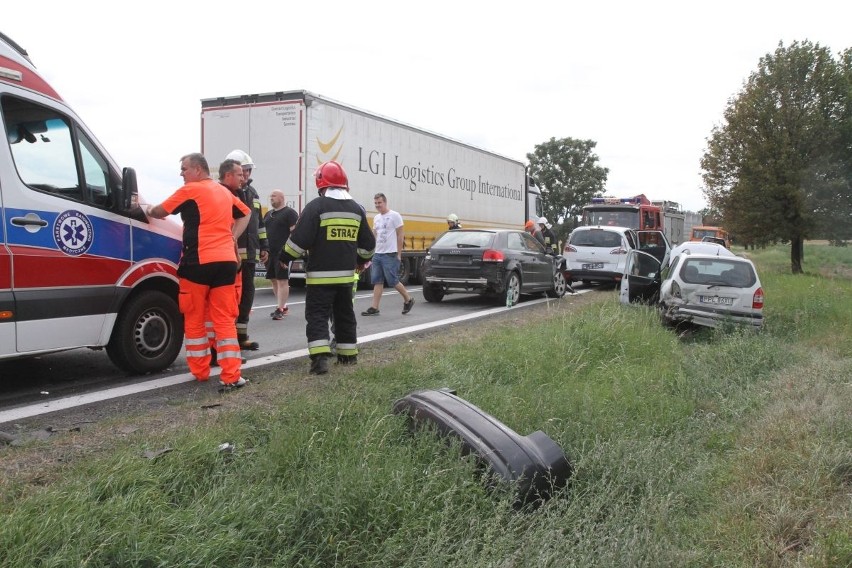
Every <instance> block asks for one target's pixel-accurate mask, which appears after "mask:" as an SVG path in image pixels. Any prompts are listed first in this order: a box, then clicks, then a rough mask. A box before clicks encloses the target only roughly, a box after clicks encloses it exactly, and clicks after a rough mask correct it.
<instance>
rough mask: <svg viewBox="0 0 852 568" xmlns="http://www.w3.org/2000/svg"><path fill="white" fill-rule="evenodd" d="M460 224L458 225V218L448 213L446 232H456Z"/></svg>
mask: <svg viewBox="0 0 852 568" xmlns="http://www.w3.org/2000/svg"><path fill="white" fill-rule="evenodd" d="M461 228H462V226H461V223H459V216H458V215H456V214H455V213H450V214H449V215H447V230H448V231H457V230H459V229H461Z"/></svg>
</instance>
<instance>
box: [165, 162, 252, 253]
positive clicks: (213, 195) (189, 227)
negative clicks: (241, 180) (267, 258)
mask: <svg viewBox="0 0 852 568" xmlns="http://www.w3.org/2000/svg"><path fill="white" fill-rule="evenodd" d="M228 204H230V207H228V206H227V205H228ZM162 205H163V208H164V209H165V210H166V211H167V212H168V213H169V214H175V213H180V217H181V219H182V220H183V249H182V251H181V259H180V263H181V265H195V264H207V263H208V262H231V261H233V262H236V258H235V256H234V236H233V234H232V233H231V227H232V226H233V224H234V218H235V217H243V216H245V215H250V214H251V209H249V208H248V206H246V204H245V203H243V202H242V201H240V199H239V197H237V196H236V195H234V194H233V193H231V192H230V190H228V188H226V187H225V186H224V185H222V184H220V183H219V182H217V181H214V180H212V179H205V180H201V181H192V182H189V183H188V184H186V185H184V186H183V187H181V188H179V189H178V190H177V191H175V192H174V193H173V194H172V195H171V196H170V197H169V198H168V199H166V200H165V201H164V202H163V204H162ZM237 211H239V213H237Z"/></svg>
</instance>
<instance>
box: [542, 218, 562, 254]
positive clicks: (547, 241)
mask: <svg viewBox="0 0 852 568" xmlns="http://www.w3.org/2000/svg"><path fill="white" fill-rule="evenodd" d="M552 226H553V225H551V224H550V223H548V222H547V218H546V217H542V218H540V219H539V220H538V227H539V230H540V231H541V236H542V238H543V239H544V248H545V250H546V251H547V254H553V255H556V254H559V252H558V250H559V245H558V244H557V243H556V235H554V234H553V231H551V230H550V228H551V227H552Z"/></svg>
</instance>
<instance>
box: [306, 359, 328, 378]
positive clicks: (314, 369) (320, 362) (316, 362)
mask: <svg viewBox="0 0 852 568" xmlns="http://www.w3.org/2000/svg"><path fill="white" fill-rule="evenodd" d="M326 373H328V357H326V356H325V355H317V356H316V357H314V358H313V359H311V370H310V374H311V375H325V374H326Z"/></svg>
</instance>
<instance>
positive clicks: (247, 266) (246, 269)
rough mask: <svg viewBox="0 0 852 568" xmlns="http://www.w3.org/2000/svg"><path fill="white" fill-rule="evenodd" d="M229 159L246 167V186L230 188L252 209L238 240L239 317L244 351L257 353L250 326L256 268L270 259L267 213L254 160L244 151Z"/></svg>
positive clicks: (238, 324)
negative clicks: (254, 181)
mask: <svg viewBox="0 0 852 568" xmlns="http://www.w3.org/2000/svg"><path fill="white" fill-rule="evenodd" d="M225 159H226V160H234V161H236V162H238V163H239V164H240V166H242V168H243V186H242V187H241V188H239V189H237V190H234V189H233V188H230V189H231V191H232V192H234V193H235V194H236V195H237V196H238V197H239V198H240V200H242V202H243V203H245V204H246V205H248V207H249V209H251V220H250V221H249V226H248V229H246V232H245V233H244V234H243V235H242V236H241V237H240V238H239V240H238V241H237V248H238V250H239V252H240V258H241V259H242V265H241V270H240V278H241V279H242V292H241V294H240V313H239V315H238V316H237V337H238V338H239V341H240V349H243V350H248V351H256V350H258V349H259V348H260V345H259V344H258V343H257V341H250V340H249V335H248V323H249V317H250V316H251V306H252V303H254V274H255V265H256V264H257V262H258V260H260V262H261V263H265V262H266V259H267V258H268V256H269V242H268V241H267V238H266V225H264V223H263V210H262V208H261V203H260V196H259V195H258V193H257V190H256V189H255V188H254V186H252V184H251V182H252V179H251V172H252V170H253V169H254V161H253V160H252V159H251V156H249V155H248V154H246V153H245V152H243V151H242V150H233V151H232V152H231V153H230V154H228V155H227V156H225Z"/></svg>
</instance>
